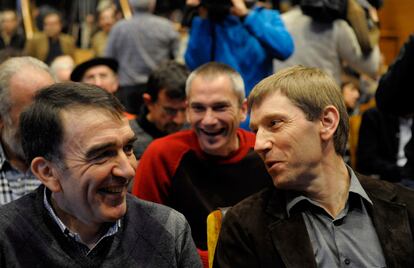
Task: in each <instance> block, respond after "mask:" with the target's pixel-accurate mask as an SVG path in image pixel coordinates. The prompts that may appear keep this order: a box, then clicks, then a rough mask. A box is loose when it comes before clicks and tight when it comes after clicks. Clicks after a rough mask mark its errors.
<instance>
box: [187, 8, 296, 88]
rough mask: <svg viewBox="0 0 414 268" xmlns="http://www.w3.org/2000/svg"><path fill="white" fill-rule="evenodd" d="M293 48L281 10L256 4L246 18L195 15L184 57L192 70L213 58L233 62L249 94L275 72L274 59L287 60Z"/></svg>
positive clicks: (232, 64)
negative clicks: (219, 20) (280, 13)
mask: <svg viewBox="0 0 414 268" xmlns="http://www.w3.org/2000/svg"><path fill="white" fill-rule="evenodd" d="M213 42H214V43H213ZM293 49H294V46H293V40H292V38H291V36H290V34H289V33H288V32H287V30H286V28H285V26H284V24H283V22H282V20H281V19H280V15H279V12H278V11H276V10H268V9H264V8H262V7H255V8H254V9H252V10H251V11H250V13H249V14H248V15H247V16H246V18H245V19H244V21H242V20H240V18H238V17H236V16H233V15H228V16H227V17H226V18H225V19H224V20H223V21H221V22H213V21H211V20H209V19H203V18H201V17H195V18H194V19H193V22H192V26H191V31H190V38H189V41H188V46H187V50H186V52H185V55H184V57H185V61H186V64H187V66H188V67H189V68H190V69H195V68H197V67H198V66H200V65H202V64H204V63H207V62H210V61H218V62H222V63H226V64H228V65H230V66H231V67H233V68H234V69H236V70H237V71H238V72H239V73H240V74H241V75H242V77H243V79H244V83H245V87H246V93H247V95H248V93H249V92H250V90H251V89H252V88H253V87H254V85H256V84H257V83H258V82H259V81H260V80H262V79H263V78H265V77H266V76H268V75H270V74H272V73H273V64H272V61H273V58H277V59H280V60H284V59H287V58H288V57H289V56H290V55H291V54H292V53H293Z"/></svg>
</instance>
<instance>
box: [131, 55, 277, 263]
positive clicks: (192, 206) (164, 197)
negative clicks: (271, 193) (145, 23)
mask: <svg viewBox="0 0 414 268" xmlns="http://www.w3.org/2000/svg"><path fill="white" fill-rule="evenodd" d="M186 94H187V98H188V119H189V120H188V121H189V122H190V124H191V126H192V130H187V131H180V132H177V133H175V134H172V135H169V136H166V137H163V138H160V139H157V140H155V141H153V142H152V143H151V144H150V145H149V147H148V148H147V150H146V151H145V152H144V154H143V156H142V158H141V161H140V164H139V166H138V169H137V175H136V177H135V183H134V187H133V191H132V192H133V194H136V195H137V196H138V197H140V198H143V199H146V200H150V201H154V202H158V203H162V204H166V205H168V206H170V207H172V208H174V209H176V210H178V211H179V212H181V213H183V214H184V216H185V217H186V218H187V220H188V222H189V224H190V226H191V229H192V235H193V238H194V242H195V244H196V246H197V248H198V249H199V250H200V253H201V256H202V257H203V261H204V263H206V262H207V252H206V249H207V241H206V240H207V239H206V236H207V235H206V234H207V227H206V220H207V216H208V214H209V213H210V212H211V211H212V210H214V209H216V208H218V207H227V206H232V205H234V204H236V203H237V202H238V201H240V200H242V199H243V198H245V197H247V196H248V195H250V194H252V193H255V192H257V191H259V190H260V189H262V188H263V187H265V186H267V185H270V184H271V180H270V177H269V175H268V174H267V172H266V169H265V167H264V165H263V163H262V161H261V159H260V157H259V156H258V155H257V154H256V153H255V152H254V151H253V145H254V139H255V137H254V134H253V133H251V132H247V131H245V130H242V129H240V128H239V124H240V122H241V121H243V120H244V119H245V118H246V112H247V102H246V99H245V97H244V94H245V93H244V84H243V80H242V78H241V76H240V74H239V73H237V72H236V71H235V70H234V69H232V68H231V67H229V66H227V65H224V64H221V63H214V62H213V63H207V64H205V65H202V66H201V67H199V68H198V69H196V70H195V71H193V72H192V73H191V74H190V76H189V77H188V79H187V85H186Z"/></svg>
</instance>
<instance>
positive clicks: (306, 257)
mask: <svg viewBox="0 0 414 268" xmlns="http://www.w3.org/2000/svg"><path fill="white" fill-rule="evenodd" d="M283 197H284V194H283V193H280V192H279V193H277V190H276V191H275V193H274V195H273V198H272V199H271V200H270V202H269V204H268V207H267V209H266V211H267V213H268V214H271V215H272V216H273V217H272V218H273V219H274V218H276V220H272V221H271V222H270V224H269V231H270V237H271V239H272V242H273V245H274V246H275V248H276V250H277V252H278V254H279V255H280V257H281V259H282V260H283V263H284V264H285V265H286V267H309V268H312V267H314V268H316V262H315V256H314V254H313V249H312V245H311V242H310V239H309V235H308V232H307V230H306V225H305V222H304V220H303V217H302V215H301V214H300V213H293V214H292V215H291V216H290V217H289V218H287V214H286V200H284V198H283Z"/></svg>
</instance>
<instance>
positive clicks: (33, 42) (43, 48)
mask: <svg viewBox="0 0 414 268" xmlns="http://www.w3.org/2000/svg"><path fill="white" fill-rule="evenodd" d="M59 43H60V47H61V49H62V53H63V54H64V55H70V56H72V58H73V57H74V54H75V48H76V46H75V40H74V38H73V37H72V36H70V35H67V34H60V35H59ZM24 51H25V53H26V54H27V55H28V56H32V57H35V58H38V59H39V60H41V61H45V60H46V57H47V54H48V53H49V39H48V37H47V36H46V34H44V33H42V32H39V33H36V34H35V35H34V36H33V38H32V39H29V40H27V41H26V46H25V49H24Z"/></svg>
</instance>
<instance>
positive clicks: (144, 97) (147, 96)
mask: <svg viewBox="0 0 414 268" xmlns="http://www.w3.org/2000/svg"><path fill="white" fill-rule="evenodd" d="M142 100H143V101H144V103H145V105H146V106H147V107H148V105H150V104H152V98H151V95H150V94H148V93H142Z"/></svg>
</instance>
